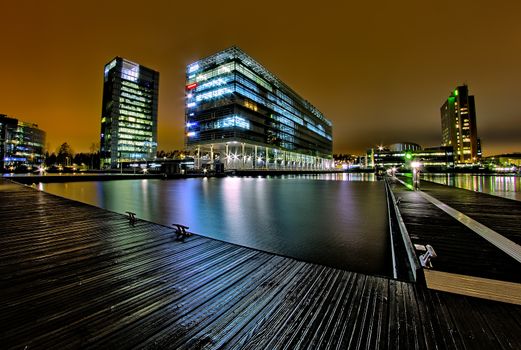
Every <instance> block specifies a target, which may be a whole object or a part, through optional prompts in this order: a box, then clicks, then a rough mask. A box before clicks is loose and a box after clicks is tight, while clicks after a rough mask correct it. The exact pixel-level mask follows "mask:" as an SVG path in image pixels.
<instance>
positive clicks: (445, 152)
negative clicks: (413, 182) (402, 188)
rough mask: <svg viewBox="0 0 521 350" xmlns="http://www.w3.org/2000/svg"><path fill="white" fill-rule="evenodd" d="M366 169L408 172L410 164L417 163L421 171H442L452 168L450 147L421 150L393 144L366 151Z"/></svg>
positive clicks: (452, 156) (417, 147)
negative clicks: (391, 169)
mask: <svg viewBox="0 0 521 350" xmlns="http://www.w3.org/2000/svg"><path fill="white" fill-rule="evenodd" d="M366 158H367V164H366V167H368V168H383V169H390V168H396V169H397V170H399V171H403V170H409V169H410V168H411V163H412V162H419V163H420V164H421V167H422V169H423V170H427V171H443V170H450V169H453V168H454V153H453V150H452V147H431V148H425V149H422V148H421V147H420V145H418V144H415V143H395V144H392V145H390V146H389V147H385V146H384V147H378V148H371V149H369V150H367V154H366Z"/></svg>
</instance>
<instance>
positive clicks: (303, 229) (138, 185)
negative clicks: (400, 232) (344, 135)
mask: <svg viewBox="0 0 521 350" xmlns="http://www.w3.org/2000/svg"><path fill="white" fill-rule="evenodd" d="M322 180H324V181H322ZM371 180H374V179H373V177H372V175H369V174H334V175H327V176H317V175H308V176H301V177H295V176H285V177H276V178H274V177H265V178H257V177H250V178H239V177H228V178H223V179H218V178H209V179H183V180H172V181H162V180H118V181H105V182H75V183H67V184H63V183H62V184H59V183H56V184H44V185H43V187H44V190H45V191H47V192H51V193H54V194H58V195H61V196H64V197H67V198H72V199H75V200H79V201H82V202H86V203H89V204H93V205H97V206H99V207H102V208H106V209H109V210H113V211H117V212H121V213H123V212H125V211H127V210H130V211H133V212H135V213H136V214H137V216H138V217H139V218H144V219H146V220H150V221H154V222H158V223H162V224H165V225H170V224H172V223H181V224H185V225H188V226H190V230H191V231H194V232H196V233H199V234H203V235H205V236H209V237H213V238H217V239H220V240H224V241H228V242H232V243H236V244H240V245H244V246H248V247H252V248H256V249H260V250H264V251H269V252H273V253H277V254H281V255H285V256H290V257H294V258H297V259H301V260H305V261H310V262H316V263H320V264H326V265H329V266H334V267H340V268H345V269H349V270H353V271H359V272H365V273H372V274H380V275H388V274H389V268H390V264H389V263H388V262H389V259H390V257H389V249H388V237H387V212H386V208H387V207H386V200H385V195H384V193H385V192H384V188H383V183H381V182H376V181H371Z"/></svg>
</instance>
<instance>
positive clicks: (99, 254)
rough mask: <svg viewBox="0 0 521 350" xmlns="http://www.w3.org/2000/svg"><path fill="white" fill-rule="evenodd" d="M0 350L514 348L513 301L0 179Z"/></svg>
mask: <svg viewBox="0 0 521 350" xmlns="http://www.w3.org/2000/svg"><path fill="white" fill-rule="evenodd" d="M0 218H1V225H0V246H1V250H0V325H1V327H0V344H2V348H6V349H10V348H19V349H24V348H27V349H33V348H41V349H49V348H63V349H65V348H80V347H81V348H116V349H127V348H172V349H178V348H179V349H183V348H186V349H193V348H196V349H199V348H210V349H212V348H236V349H239V348H245V349H279V348H280V349H282V348H286V349H293V348H306V349H320V348H327V349H346V348H347V349H378V348H381V349H398V348H402V349H519V348H521V307H519V306H513V305H509V304H503V303H498V302H492V301H487V300H481V299H475V298H470V297H464V296H458V295H453V294H449V293H443V292H436V291H432V290H428V289H426V288H425V287H422V286H418V285H414V284H410V283H405V282H400V281H394V280H390V279H386V278H380V277H373V276H367V275H362V274H358V273H353V272H349V271H342V270H338V269H333V268H329V267H325V266H320V265H314V264H310V263H304V262H299V261H296V260H293V259H289V258H284V257H280V256H276V255H272V254H268V253H263V252H259V251H255V250H252V249H247V248H243V247H239V246H235V245H231V244H228V243H223V242H219V241H215V240H211V239H207V238H204V237H201V236H197V235H194V236H192V237H190V238H188V239H186V241H185V242H184V243H182V242H178V241H175V240H174V239H173V230H172V229H169V228H166V227H164V226H160V225H156V224H153V223H149V222H144V221H138V222H137V224H136V225H135V226H131V225H129V223H128V220H127V219H126V218H125V216H124V215H122V214H117V213H112V212H108V211H105V210H103V209H99V208H95V207H92V206H88V205H85V204H81V203H77V202H73V201H70V200H67V199H63V198H59V197H56V196H52V195H49V194H46V193H42V192H38V191H36V190H33V189H30V188H26V187H22V186H20V185H15V184H11V183H8V182H5V181H2V180H0Z"/></svg>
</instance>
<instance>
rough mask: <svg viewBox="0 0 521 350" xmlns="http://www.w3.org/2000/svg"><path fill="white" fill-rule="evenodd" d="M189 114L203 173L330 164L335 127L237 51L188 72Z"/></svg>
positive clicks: (189, 136)
mask: <svg viewBox="0 0 521 350" xmlns="http://www.w3.org/2000/svg"><path fill="white" fill-rule="evenodd" d="M185 113H186V114H185V116H186V145H187V147H189V148H190V149H192V150H193V151H194V153H195V157H196V159H195V161H196V167H198V168H215V167H216V166H219V167H220V166H222V165H224V167H225V168H226V169H278V168H284V169H324V168H330V167H332V166H333V157H332V148H333V147H332V123H331V121H329V120H328V119H326V118H325V117H324V116H323V115H322V113H321V112H320V111H319V110H318V109H316V108H315V107H314V106H313V105H311V103H309V102H308V101H306V100H305V99H304V98H302V97H301V96H299V95H298V94H297V93H296V92H295V91H293V90H292V89H291V88H289V87H288V86H287V85H286V84H284V83H283V82H282V81H281V80H280V79H279V78H277V77H276V76H275V75H273V74H272V73H271V72H269V71H268V70H267V69H266V68H264V67H263V66H262V65H260V64H259V63H258V62H256V61H255V60H254V59H253V58H251V57H250V56H248V55H247V54H246V53H244V52H243V51H241V50H240V49H239V48H237V47H231V48H229V49H226V50H224V51H221V52H218V53H216V54H214V55H212V56H209V57H207V58H204V59H202V60H200V61H197V62H195V63H193V64H190V65H189V66H188V67H187V72H186V109H185Z"/></svg>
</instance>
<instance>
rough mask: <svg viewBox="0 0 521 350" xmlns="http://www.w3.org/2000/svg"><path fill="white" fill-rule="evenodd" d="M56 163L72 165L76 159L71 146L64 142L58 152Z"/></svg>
mask: <svg viewBox="0 0 521 350" xmlns="http://www.w3.org/2000/svg"><path fill="white" fill-rule="evenodd" d="M56 153H57V155H56V162H57V163H58V164H61V165H71V164H72V159H73V157H74V151H73V150H72V148H71V146H70V145H69V144H68V143H67V142H64V143H62V144H61V146H60V147H58V149H57V150H56Z"/></svg>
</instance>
